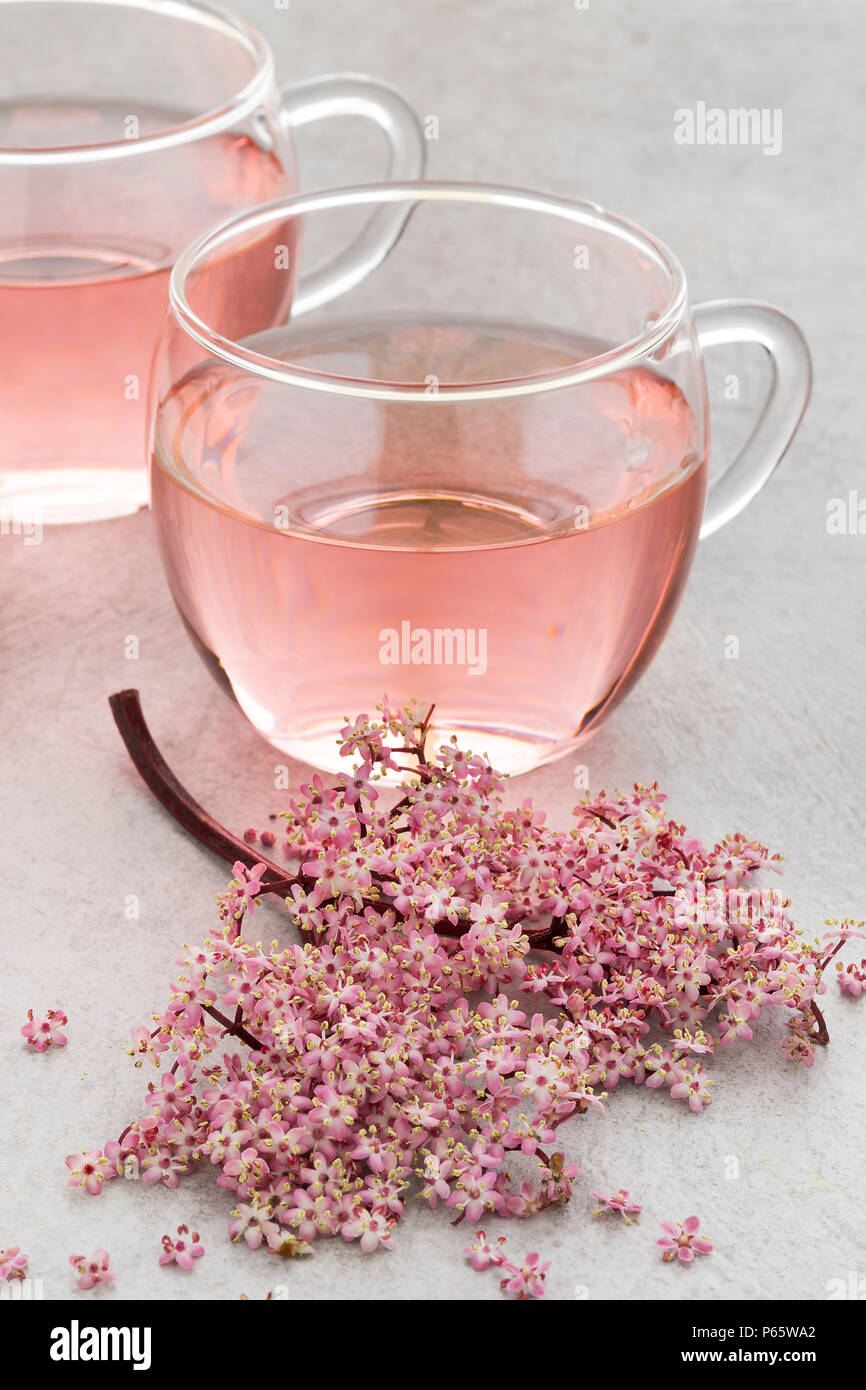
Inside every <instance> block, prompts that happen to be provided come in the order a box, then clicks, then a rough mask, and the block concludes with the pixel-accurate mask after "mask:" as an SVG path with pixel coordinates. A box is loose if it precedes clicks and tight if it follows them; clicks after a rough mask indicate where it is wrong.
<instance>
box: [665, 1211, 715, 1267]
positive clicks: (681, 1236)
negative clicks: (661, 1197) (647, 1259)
mask: <svg viewBox="0 0 866 1390" xmlns="http://www.w3.org/2000/svg"><path fill="white" fill-rule="evenodd" d="M700 1224H701V1223H700V1221H699V1220H698V1218H697V1217H696V1216H687V1217H686V1219H685V1221H677V1222H673V1221H663V1222H662V1223H661V1228H662V1230H663V1231H664V1233H665V1234H664V1235H663V1236H661V1237H660V1239H659V1240H657V1241H656V1245H660V1246H661V1247H662V1250H663V1253H662V1259H663V1260H666V1261H667V1262H668V1263H670V1261H671V1260H681V1261H682V1263H683V1264H689V1263H691V1261H692V1260H693V1259H694V1258H695V1255H709V1253H710V1251H711V1250H712V1248H713V1247H712V1245H711V1244H710V1242H709V1241H708V1240H707V1239H706V1238H705V1237H704V1236H699V1235H698V1230H699V1228H700Z"/></svg>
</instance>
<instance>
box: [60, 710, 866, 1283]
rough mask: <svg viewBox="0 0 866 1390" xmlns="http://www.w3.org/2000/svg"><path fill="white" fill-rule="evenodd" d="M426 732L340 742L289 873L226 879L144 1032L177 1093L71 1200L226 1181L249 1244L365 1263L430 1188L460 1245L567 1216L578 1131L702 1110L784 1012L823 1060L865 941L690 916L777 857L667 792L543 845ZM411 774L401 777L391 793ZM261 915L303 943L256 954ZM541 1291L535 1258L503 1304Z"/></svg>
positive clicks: (301, 815)
mask: <svg viewBox="0 0 866 1390" xmlns="http://www.w3.org/2000/svg"><path fill="white" fill-rule="evenodd" d="M429 717H430V716H429V713H428V715H426V716H425V717H424V718H423V719H421V718H419V717H418V715H417V713H416V712H415V711H413V710H412V709H409V710H398V711H393V710H390V709H389V708H388V707H387V706H384V707H383V708H382V712H381V716H380V718H379V719H378V720H369V719H367V718H365V717H361V718H360V719H358V720H356V721H355V722H354V724H352V725H348V726H347V728H346V729H345V730H343V738H344V742H343V745H342V752H343V753H344V754H345V755H346V756H347V757H352V756H354V757H355V758H357V759H360V760H361V761H360V765H359V766H357V767H356V769H355V771H354V773H352V774H347V775H344V776H342V777H340V778H338V779H337V780H336V782H335V784H334V785H333V786H327V785H326V784H325V781H324V779H323V778H322V777H320V776H318V775H316V776H314V777H313V778H312V780H311V782H310V783H309V785H308V786H306V787H304V788H303V789H302V791H301V794H300V795H299V796H298V797H296V798H295V799H293V800H292V801H291V803H290V807H289V810H288V812H287V813H286V822H287V839H288V849H289V852H290V854H291V863H290V866H289V867H288V868H286V869H283V868H280V867H278V866H277V865H275V864H272V863H264V862H262V863H254V864H249V865H244V864H243V863H240V862H239V863H238V864H236V865H235V874H234V878H233V880H232V882H231V884H230V886H229V888H228V891H227V892H226V894H225V895H223V897H222V898H221V899H220V903H219V921H218V923H217V925H216V927H215V929H214V930H213V932H212V934H211V936H210V937H209V938H208V939H207V940H206V941H205V942H204V943H203V944H202V945H201V946H200V947H198V948H196V949H194V950H188V951H187V953H186V955H185V956H184V958H183V960H182V961H181V962H180V963H179V966H180V968H179V970H178V972H177V978H176V979H175V980H174V982H173V983H172V986H171V994H170V999H169V1001H168V1003H167V1004H166V1006H165V1007H164V1008H163V1010H162V1011H161V1012H160V1013H157V1014H155V1015H154V1016H153V1023H154V1026H152V1027H150V1028H147V1029H145V1028H139V1029H137V1030H136V1032H135V1033H134V1035H133V1046H132V1049H131V1051H132V1053H133V1055H134V1057H135V1062H136V1065H140V1064H141V1063H142V1062H143V1061H144V1060H145V1059H147V1060H149V1061H151V1062H153V1063H154V1064H155V1065H156V1066H157V1068H159V1069H161V1071H162V1075H161V1079H160V1080H159V1081H152V1082H151V1083H150V1084H149V1086H148V1088H147V1094H146V1097H145V1101H144V1106H143V1111H142V1113H141V1115H140V1116H139V1118H138V1119H136V1120H135V1121H134V1123H133V1124H131V1125H130V1126H129V1127H128V1128H127V1129H126V1130H125V1131H124V1133H123V1135H122V1136H121V1139H120V1141H119V1151H118V1150H117V1145H116V1146H115V1147H114V1148H111V1147H110V1146H109V1145H106V1146H105V1149H104V1150H102V1151H100V1150H96V1151H91V1152H89V1153H87V1154H85V1156H84V1160H83V1162H82V1161H80V1160H78V1159H76V1160H75V1161H74V1163H75V1166H73V1164H72V1163H70V1167H71V1168H72V1177H71V1178H70V1181H72V1180H73V1179H75V1180H76V1181H78V1182H81V1183H82V1184H83V1186H84V1187H85V1188H86V1189H87V1190H88V1191H90V1192H93V1193H98V1192H99V1191H100V1190H101V1188H102V1186H103V1181H104V1179H105V1178H107V1177H110V1176H111V1174H112V1172H114V1171H118V1170H119V1169H118V1165H122V1166H126V1165H130V1164H131V1165H133V1167H134V1169H135V1171H137V1172H138V1173H139V1174H140V1175H141V1176H142V1178H143V1180H144V1182H146V1183H155V1184H162V1185H165V1186H167V1187H174V1186H176V1185H177V1184H178V1182H179V1180H180V1179H181V1178H182V1177H183V1176H185V1175H186V1174H187V1173H189V1172H190V1171H191V1170H192V1169H193V1168H195V1167H197V1166H205V1167H210V1168H212V1169H213V1171H214V1174H215V1178H216V1181H217V1183H218V1185H219V1186H221V1187H224V1188H225V1189H226V1191H227V1193H229V1194H230V1200H231V1204H232V1208H233V1210H232V1214H231V1220H230V1227H229V1230H230V1235H231V1238H232V1239H233V1240H236V1241H240V1240H243V1241H244V1242H245V1243H246V1244H247V1245H248V1246H251V1247H252V1248H259V1247H265V1248H267V1249H268V1250H270V1251H271V1252H273V1253H275V1254H281V1255H285V1256H292V1255H296V1254H304V1253H307V1251H308V1250H309V1248H310V1243H311V1242H312V1241H314V1240H315V1239H316V1238H318V1237H320V1236H341V1237H342V1238H343V1239H344V1240H347V1241H358V1242H359V1243H360V1245H361V1248H362V1250H364V1251H365V1252H370V1253H372V1252H374V1251H377V1250H388V1249H390V1248H391V1245H392V1236H393V1229H394V1226H395V1224H396V1222H397V1221H398V1220H399V1219H400V1216H401V1215H402V1213H403V1211H404V1207H405V1203H406V1200H407V1194H408V1193H409V1191H410V1188H411V1186H412V1185H413V1184H415V1187H416V1191H417V1193H418V1195H419V1196H420V1197H421V1199H422V1200H424V1201H426V1202H428V1203H429V1205H430V1206H431V1207H436V1206H437V1205H441V1206H442V1207H443V1208H445V1210H446V1211H447V1212H448V1214H449V1215H450V1216H451V1218H452V1220H454V1221H455V1222H456V1221H460V1220H463V1219H468V1220H469V1221H470V1222H472V1223H475V1222H478V1221H480V1220H481V1219H483V1218H484V1217H485V1216H488V1215H489V1214H491V1213H492V1214H494V1215H497V1216H507V1217H523V1216H528V1215H530V1214H532V1213H534V1212H537V1211H539V1210H540V1209H542V1208H544V1207H547V1206H549V1205H550V1204H551V1203H563V1202H566V1201H567V1200H568V1198H569V1195H570V1191H571V1183H572V1181H573V1178H574V1176H575V1172H576V1170H575V1168H574V1165H571V1164H566V1163H565V1161H564V1157H563V1155H562V1154H561V1153H554V1154H552V1156H548V1152H547V1149H548V1146H550V1145H551V1143H552V1142H553V1141H554V1140H555V1138H556V1136H557V1131H558V1129H559V1126H560V1125H561V1124H562V1123H563V1121H565V1120H567V1119H568V1118H569V1117H571V1116H573V1115H579V1114H582V1113H584V1112H585V1111H586V1110H587V1109H588V1108H589V1107H590V1106H593V1105H595V1106H597V1105H599V1104H600V1103H601V1100H602V1097H603V1096H604V1095H605V1094H606V1093H608V1092H610V1091H611V1090H613V1088H614V1087H616V1086H617V1085H618V1084H619V1083H620V1081H626V1080H627V1081H631V1082H633V1083H634V1084H637V1085H646V1086H648V1087H649V1088H650V1089H651V1090H661V1091H667V1092H668V1093H669V1094H670V1095H671V1096H672V1097H673V1098H674V1099H682V1100H684V1101H687V1102H688V1104H689V1106H690V1107H691V1109H692V1110H694V1111H700V1110H701V1109H702V1108H703V1106H705V1105H707V1104H708V1103H709V1099H710V1095H709V1081H708V1078H707V1077H706V1075H705V1072H704V1065H705V1059H709V1058H710V1057H711V1056H712V1054H713V1053H714V1052H715V1051H716V1050H717V1049H720V1048H721V1049H723V1048H726V1047H728V1046H731V1045H732V1044H733V1043H734V1042H736V1041H738V1040H748V1039H750V1038H751V1037H752V1034H753V1031H754V1025H755V1023H756V1021H757V1020H758V1019H759V1018H760V1017H761V1015H763V1014H764V1013H765V1012H766V1011H767V1010H771V1009H780V1010H782V1012H783V1014H784V1015H785V1017H786V1018H787V1019H788V1020H789V1023H790V1027H789V1029H788V1030H787V1034H788V1044H787V1045H788V1047H789V1049H790V1051H791V1053H792V1055H794V1056H799V1057H800V1059H801V1060H803V1061H806V1062H809V1061H810V1060H811V1056H812V1053H813V1050H814V1046H815V1044H816V1043H822V1042H825V1041H826V1029H825V1028H824V1023H823V1018H822V1016H821V1014H820V1011H819V1009H818V1005H817V997H818V996H819V995H820V994H821V993H822V992H823V991H824V988H825V986H824V984H823V981H822V971H823V969H824V967H825V966H826V964H827V961H828V960H829V959H830V957H831V956H832V955H833V954H835V951H836V950H838V949H839V945H840V944H841V940H839V939H838V938H840V936H841V935H844V936H845V939H847V938H848V936H849V935H850V933H851V932H852V931H853V929H854V928H853V924H850V923H846V924H843V926H842V928H841V929H840V931H837V932H835V933H834V934H833V941H835V943H836V944H835V945H833V944H829V943H828V944H824V945H821V944H818V943H815V944H812V945H810V944H808V943H806V942H805V941H804V940H803V939H802V938H801V937H800V936H799V935H798V933H797V931H796V928H795V927H794V924H793V922H792V921H791V919H790V917H789V915H788V911H787V908H788V904H787V903H786V902H784V901H783V900H781V899H780V898H779V897H778V895H776V894H774V893H767V892H762V893H761V894H760V906H759V909H758V910H756V911H750V912H749V913H747V914H744V913H742V912H740V911H737V912H731V913H730V914H727V915H725V914H722V915H721V917H720V915H719V913H718V912H717V911H714V912H713V913H712V914H711V915H710V916H708V915H707V914H706V913H705V912H703V911H702V910H698V911H695V910H689V911H684V910H683V905H684V903H690V904H692V905H693V906H694V904H700V903H701V902H706V900H707V893H708V891H709V890H710V889H711V888H712V886H713V885H716V886H719V885H721V886H722V887H724V889H725V890H726V891H729V892H734V891H735V890H736V891H739V890H740V889H742V888H743V886H744V885H746V884H747V883H748V882H749V880H750V877H751V875H752V874H753V873H754V872H755V871H759V870H765V869H775V868H776V867H777V866H776V858H777V856H776V857H773V856H771V855H770V854H769V853H768V852H767V850H766V849H765V848H764V847H763V846H762V845H760V844H758V843H756V842H755V841H752V840H748V839H746V838H745V836H743V835H733V836H729V837H728V838H726V839H725V840H723V841H721V842H720V843H719V844H716V845H714V846H713V847H712V848H706V847H705V846H704V845H702V844H701V843H700V841H698V840H697V839H695V838H694V837H693V836H690V835H689V834H688V833H687V832H686V831H685V829H684V828H683V827H682V826H681V825H678V824H677V823H676V822H675V821H673V820H671V819H669V818H668V817H666V816H665V815H664V811H663V806H664V798H663V796H662V795H661V793H660V792H659V790H658V788H657V787H656V786H655V785H653V786H650V787H640V786H636V787H635V788H634V790H633V791H632V792H631V793H629V794H628V795H617V796H614V797H610V798H608V797H607V796H605V795H604V793H602V794H600V795H599V796H597V797H595V798H587V799H586V800H584V801H582V802H581V803H580V804H579V805H578V806H577V807H576V808H575V811H574V823H573V824H572V825H570V826H569V827H567V828H565V829H562V830H557V829H553V828H551V827H548V826H547V825H546V824H545V817H544V815H543V813H542V812H540V811H537V810H536V809H535V808H534V807H533V806H532V804H531V802H529V801H525V802H524V803H523V804H522V805H520V806H519V807H517V808H516V809H506V808H505V807H504V805H503V781H502V779H501V777H500V776H499V775H498V774H497V773H496V772H494V770H493V769H492V768H491V767H490V765H489V763H488V762H487V761H486V759H484V758H482V757H478V756H476V755H474V754H471V753H464V752H462V751H461V750H460V749H459V748H458V747H457V746H456V744H455V743H453V742H452V743H451V744H448V745H446V746H444V747H441V748H439V750H438V752H437V753H436V755H435V757H431V756H430V753H429V749H428V746H427V745H428V743H429V742H430V738H429V733H428V727H429ZM394 770H399V771H400V772H401V773H404V774H405V776H406V777H408V778H409V781H408V783H407V784H406V785H405V786H404V787H403V788H401V790H400V792H399V793H395V794H394V795H393V796H391V795H390V794H386V793H384V791H383V788H382V787H381V780H382V777H383V775H384V774H385V773H386V772H393V771H394ZM386 801H387V802H389V803H390V804H386ZM250 859H252V855H250ZM266 893H278V894H279V895H280V896H281V897H283V898H284V900H285V902H286V905H287V908H288V912H289V914H290V916H291V918H292V919H293V921H294V923H295V924H296V926H297V928H298V930H299V933H300V940H299V941H297V942H294V943H292V942H288V943H285V944H279V943H272V944H271V945H270V946H267V947H266V946H264V945H262V944H261V943H260V942H258V941H256V940H255V938H254V937H253V936H251V935H250V934H249V932H248V930H247V918H248V916H249V914H251V913H252V912H253V909H254V908H255V905H256V902H257V901H258V900H259V899H260V898H261V897H262V895H264V894H266ZM515 1160H516V1167H517V1168H524V1169H525V1168H526V1166H527V1165H528V1167H529V1168H530V1169H531V1168H532V1167H533V1165H535V1166H536V1168H537V1172H536V1173H535V1181H534V1182H533V1181H529V1180H528V1179H527V1177H526V1174H525V1172H522V1173H519V1174H517V1175H516V1176H514V1177H512V1169H513V1168H514V1167H515ZM67 1162H69V1160H67ZM619 1198H621V1199H623V1201H624V1200H625V1199H626V1198H627V1194H625V1193H620V1194H617V1199H619ZM617 1199H602V1200H605V1201H606V1202H607V1204H608V1206H611V1209H616V1208H614V1207H613V1206H612V1203H613V1202H614V1201H615V1200H617ZM619 1209H620V1210H622V1211H623V1214H624V1215H627V1213H628V1208H627V1207H622V1206H621V1207H620V1208H619ZM531 1260H534V1261H535V1263H534V1264H531V1263H530V1261H531ZM542 1277H543V1268H539V1267H538V1265H537V1257H529V1258H528V1260H527V1262H526V1264H525V1265H524V1266H522V1267H521V1269H520V1270H517V1271H516V1272H514V1273H512V1274H510V1279H511V1280H512V1281H516V1282H513V1285H512V1284H509V1288H510V1289H511V1291H512V1292H516V1293H517V1294H518V1295H520V1294H521V1290H523V1291H524V1292H526V1291H529V1292H530V1293H532V1288H533V1286H534V1284H537V1282H538V1281H539V1280H541V1279H542ZM533 1296H538V1295H537V1291H536V1292H534V1293H533Z"/></svg>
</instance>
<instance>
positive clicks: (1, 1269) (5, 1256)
mask: <svg viewBox="0 0 866 1390" xmlns="http://www.w3.org/2000/svg"><path fill="white" fill-rule="evenodd" d="M26 1269H27V1256H26V1255H22V1253H21V1248H20V1246H18V1245H10V1246H8V1247H7V1249H6V1250H0V1279H2V1280H3V1282H4V1284H5V1283H8V1281H9V1280H10V1279H23V1278H24V1274H25V1271H26Z"/></svg>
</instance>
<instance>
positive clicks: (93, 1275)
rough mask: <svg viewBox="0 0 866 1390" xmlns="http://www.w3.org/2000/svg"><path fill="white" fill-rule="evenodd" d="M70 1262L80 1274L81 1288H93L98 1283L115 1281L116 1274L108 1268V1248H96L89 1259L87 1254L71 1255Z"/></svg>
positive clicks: (79, 1284) (79, 1282) (79, 1283)
mask: <svg viewBox="0 0 866 1390" xmlns="http://www.w3.org/2000/svg"><path fill="white" fill-rule="evenodd" d="M69 1263H70V1264H71V1265H72V1266H73V1268H74V1270H75V1272H76V1274H77V1275H78V1287H79V1288H80V1289H93V1288H96V1285H97V1284H113V1283H114V1274H113V1273H112V1271H111V1270H110V1269H109V1268H108V1251H107V1250H95V1251H94V1253H93V1254H92V1255H91V1256H90V1258H89V1259H88V1258H87V1257H86V1256H85V1255H70V1256H69Z"/></svg>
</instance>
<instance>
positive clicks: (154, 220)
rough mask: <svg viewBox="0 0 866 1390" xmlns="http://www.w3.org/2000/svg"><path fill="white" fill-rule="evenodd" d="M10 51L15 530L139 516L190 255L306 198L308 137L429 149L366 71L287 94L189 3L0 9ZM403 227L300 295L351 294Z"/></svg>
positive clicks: (2, 108) (5, 207) (222, 17)
mask: <svg viewBox="0 0 866 1390" xmlns="http://www.w3.org/2000/svg"><path fill="white" fill-rule="evenodd" d="M0 55H2V64H3V79H2V83H0V183H2V190H3V196H2V199H0V344H2V346H0V354H2V356H0V512H2V514H3V515H4V516H5V517H6V519H7V523H8V520H9V518H10V515H11V518H12V519H13V520H14V519H15V518H16V517H17V518H19V519H21V520H22V521H23V520H32V519H33V518H34V517H36V518H38V520H39V521H40V522H42V521H45V522H63V521H82V520H90V519H95V518H99V517H107V516H115V515H119V514H122V513H124V512H130V511H134V510H135V509H136V508H137V507H140V506H142V505H144V504H145V503H146V501H147V455H146V416H145V402H146V396H147V386H148V373H149V370H150V365H151V360H152V357H153V350H154V347H155V345H156V342H157V339H158V337H159V333H160V328H161V326H162V321H163V318H164V315H165V309H166V297H167V285H168V276H169V272H170V270H171V267H172V264H173V262H174V260H175V258H176V256H177V254H178V253H179V252H180V251H181V250H182V249H183V247H184V246H186V245H187V244H188V243H189V241H190V240H191V239H192V238H193V237H194V236H197V235H198V234H199V233H201V232H202V231H204V229H205V228H206V227H209V226H211V225H213V223H215V222H217V221H219V220H221V219H222V218H225V217H228V216H230V215H232V214H233V213H236V212H239V211H240V210H241V209H243V208H250V207H253V206H256V205H259V204H261V203H265V202H267V201H269V200H270V199H273V198H277V197H279V196H281V195H285V194H289V193H293V192H296V191H297V187H298V180H297V172H296V164H295V153H294V144H293V139H292V134H291V131H292V129H293V128H294V127H295V126H299V125H303V124H305V123H306V122H308V121H311V120H314V119H317V118H318V117H320V116H337V115H346V114H355V115H363V116H366V117H369V118H371V119H373V120H374V121H376V122H377V123H378V124H379V125H380V126H381V127H382V128H383V129H384V130H385V132H386V134H387V136H388V138H389V143H390V147H391V173H392V175H393V176H394V177H395V178H415V177H417V176H419V175H420V174H421V173H422V170H423V162H424V158H423V152H424V140H423V136H422V133H421V130H420V126H419V124H418V122H417V120H416V118H415V117H414V116H413V114H412V112H411V111H410V109H409V108H408V107H407V106H406V103H405V102H404V101H403V99H402V98H401V97H400V96H399V95H398V94H397V93H396V92H394V91H392V90H391V89H390V88H388V87H384V86H382V85H381V84H379V83H376V82H373V81H372V80H371V79H368V78H363V77H353V76H339V77H323V78H318V79H314V80H313V81H311V82H305V83H302V84H301V85H300V86H297V87H293V88H289V89H288V90H286V91H284V92H283V93H282V94H281V93H280V90H279V87H278V85H277V81H276V77H275V75H274V60H273V55H272V53H271V51H270V49H269V47H268V45H267V43H266V42H265V40H264V39H263V38H262V36H261V35H260V34H258V33H256V31H255V30H254V29H251V28H250V27H249V26H248V25H246V24H244V23H243V22H242V21H241V20H237V19H233V18H232V17H231V16H230V15H227V14H224V13H223V12H222V11H220V10H216V9H211V8H210V7H209V6H207V5H203V4H196V3H192V0H172V2H171V3H170V4H167V3H162V0H0ZM398 230H399V221H398V219H397V217H396V214H395V210H394V209H389V210H388V214H387V215H386V216H385V217H383V218H381V219H380V220H379V222H378V223H377V224H376V225H374V226H371V227H367V228H365V229H364V230H363V233H362V236H361V238H360V240H359V241H357V242H356V243H355V244H354V245H352V246H350V247H349V248H348V249H344V250H342V251H338V253H337V255H336V258H335V261H334V263H333V264H332V265H330V266H328V267H323V268H320V271H319V274H318V276H317V279H316V280H315V282H313V283H312V284H310V285H308V286H307V287H305V294H307V296H308V297H310V298H312V299H318V300H319V301H321V300H323V299H324V298H326V297H327V296H328V295H329V294H332V293H336V292H337V290H338V289H339V286H340V283H341V280H342V277H343V275H344V274H345V273H346V272H347V271H351V270H352V268H353V267H354V266H355V265H356V264H357V262H358V261H359V260H361V261H363V260H364V259H365V257H366V256H367V254H368V252H369V249H370V246H371V245H375V246H377V247H382V246H387V245H388V244H389V243H390V241H391V240H392V239H393V237H394V235H396V233H397V231H398ZM280 307H281V304H277V305H275V306H273V309H274V313H275V314H277V313H278V311H279V309H280ZM260 312H261V314H263V315H266V314H267V312H268V307H267V306H266V305H265V304H264V303H263V304H261V305H260Z"/></svg>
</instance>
